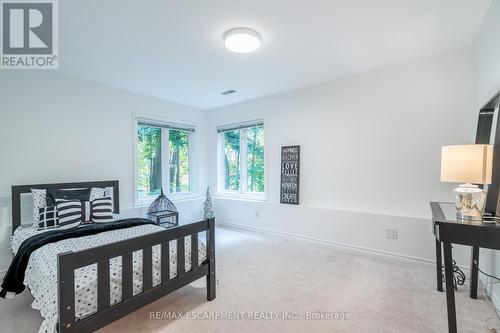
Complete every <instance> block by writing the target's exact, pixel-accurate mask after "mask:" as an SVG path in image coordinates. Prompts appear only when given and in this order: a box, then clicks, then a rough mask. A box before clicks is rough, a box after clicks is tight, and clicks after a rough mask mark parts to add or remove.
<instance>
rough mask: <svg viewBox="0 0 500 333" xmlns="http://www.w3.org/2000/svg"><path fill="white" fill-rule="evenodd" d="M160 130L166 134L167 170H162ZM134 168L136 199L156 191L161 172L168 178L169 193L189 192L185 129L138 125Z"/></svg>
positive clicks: (186, 134)
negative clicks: (135, 169)
mask: <svg viewBox="0 0 500 333" xmlns="http://www.w3.org/2000/svg"><path fill="white" fill-rule="evenodd" d="M162 133H165V134H166V133H168V145H169V146H168V151H169V156H168V164H169V168H168V170H162V167H163V166H162V149H163V148H162ZM165 149H166V148H165ZM137 169H138V170H137V177H138V179H137V186H138V189H137V190H138V192H139V198H144V197H148V196H156V195H159V194H160V192H161V187H162V172H163V176H164V177H167V176H169V178H170V185H169V186H170V193H178V192H189V190H190V188H189V132H188V131H183V130H175V129H170V130H168V131H167V130H162V129H161V128H158V127H154V126H148V125H138V126H137ZM167 171H168V172H169V173H168V174H167V173H166V172H167Z"/></svg>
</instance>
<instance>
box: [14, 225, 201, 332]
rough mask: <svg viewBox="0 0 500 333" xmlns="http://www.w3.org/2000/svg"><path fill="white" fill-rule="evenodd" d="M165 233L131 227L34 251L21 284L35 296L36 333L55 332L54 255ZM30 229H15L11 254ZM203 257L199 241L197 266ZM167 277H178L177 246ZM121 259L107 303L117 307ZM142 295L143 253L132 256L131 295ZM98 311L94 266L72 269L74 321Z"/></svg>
mask: <svg viewBox="0 0 500 333" xmlns="http://www.w3.org/2000/svg"><path fill="white" fill-rule="evenodd" d="M163 230H165V229H164V228H161V227H158V226H155V225H142V226H137V227H132V228H126V229H119V230H113V231H107V232H103V233H100V234H97V235H91V236H86V237H80V238H72V239H66V240H62V241H59V242H56V243H51V244H47V245H45V246H43V247H41V248H40V249H38V250H36V251H34V252H33V253H32V255H31V257H30V260H29V263H28V267H27V269H26V275H25V278H24V284H25V285H26V286H27V287H28V288H29V289H30V291H31V294H32V295H33V297H34V301H33V303H32V305H31V306H32V307H33V308H34V309H36V310H40V313H41V315H42V317H43V319H44V320H43V323H42V325H41V327H40V330H39V333H41V332H45V333H55V332H56V328H57V321H58V304H57V302H58V300H57V254H58V253H63V252H67V251H79V250H84V249H88V248H91V247H96V246H100V245H106V244H109V243H112V242H117V241H120V240H124V239H129V238H134V237H139V236H143V235H147V234H151V233H154V232H159V231H163ZM39 232H40V231H37V230H36V229H35V228H33V227H20V228H18V229H16V231H15V232H14V235H13V236H12V240H11V248H12V251H13V253H14V254H15V253H17V250H18V249H19V247H20V245H21V243H22V242H23V241H24V240H26V239H27V238H29V237H31V236H33V235H34V234H36V233H39ZM205 258H206V248H205V244H204V243H203V242H202V241H199V242H198V264H199V265H201V263H202V262H203V261H204V260H205ZM169 259H170V278H175V277H176V276H177V243H176V241H175V240H174V241H171V242H170V258H169ZM160 266H161V255H160V245H157V246H154V247H153V286H156V285H158V284H160V281H161V269H160ZM184 267H185V269H186V271H188V270H190V269H191V238H190V237H186V239H185V263H184ZM121 268H122V263H121V257H117V258H112V259H111V260H110V301H111V304H116V303H118V302H120V301H121V297H122V296H121V272H122V270H121ZM141 292H142V251H136V252H134V253H133V295H137V294H139V293H141ZM96 311H97V264H93V265H89V266H86V267H82V268H80V269H77V270H75V315H76V317H77V319H81V318H85V317H87V316H89V315H91V314H93V313H95V312H96Z"/></svg>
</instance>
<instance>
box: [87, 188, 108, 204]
mask: <svg viewBox="0 0 500 333" xmlns="http://www.w3.org/2000/svg"><path fill="white" fill-rule="evenodd" d="M105 192H106V189H105V188H99V187H92V188H91V189H90V199H89V201H94V200H95V199H101V198H104V194H105Z"/></svg>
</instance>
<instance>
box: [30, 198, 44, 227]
mask: <svg viewBox="0 0 500 333" xmlns="http://www.w3.org/2000/svg"><path fill="white" fill-rule="evenodd" d="M31 193H32V194H33V227H35V228H38V222H39V221H40V211H39V210H40V208H45V207H47V204H46V197H47V190H39V189H35V188H32V189H31Z"/></svg>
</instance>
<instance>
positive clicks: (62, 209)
mask: <svg viewBox="0 0 500 333" xmlns="http://www.w3.org/2000/svg"><path fill="white" fill-rule="evenodd" d="M56 202H57V211H58V225H59V226H60V227H61V228H71V227H76V226H78V225H80V224H82V223H88V222H96V223H103V222H112V221H113V200H112V199H111V197H105V198H100V199H95V200H94V201H92V202H90V201H77V200H64V199H56Z"/></svg>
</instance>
